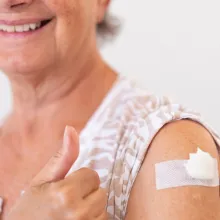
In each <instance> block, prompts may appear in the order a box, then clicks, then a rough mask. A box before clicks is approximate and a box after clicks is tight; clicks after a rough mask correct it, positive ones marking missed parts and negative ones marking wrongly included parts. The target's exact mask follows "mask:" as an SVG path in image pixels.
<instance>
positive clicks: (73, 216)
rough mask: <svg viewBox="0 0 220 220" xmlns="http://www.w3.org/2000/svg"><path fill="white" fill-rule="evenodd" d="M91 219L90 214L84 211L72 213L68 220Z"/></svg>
mask: <svg viewBox="0 0 220 220" xmlns="http://www.w3.org/2000/svg"><path fill="white" fill-rule="evenodd" d="M90 218H91V217H90V216H89V212H86V211H85V210H83V211H72V212H70V213H69V214H68V219H70V220H73V219H74V220H88V219H90Z"/></svg>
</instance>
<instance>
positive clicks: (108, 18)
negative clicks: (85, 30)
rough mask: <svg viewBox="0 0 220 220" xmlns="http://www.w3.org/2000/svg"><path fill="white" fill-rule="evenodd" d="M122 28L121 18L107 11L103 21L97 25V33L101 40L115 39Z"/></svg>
mask: <svg viewBox="0 0 220 220" xmlns="http://www.w3.org/2000/svg"><path fill="white" fill-rule="evenodd" d="M119 29H120V22H119V20H118V19H117V18H116V17H114V16H112V15H110V14H109V13H107V14H106V15H105V18H104V19H103V21H102V22H101V23H99V24H98V25H97V35H98V38H99V40H101V41H106V40H113V39H114V37H115V36H116V35H117V34H118V32H119Z"/></svg>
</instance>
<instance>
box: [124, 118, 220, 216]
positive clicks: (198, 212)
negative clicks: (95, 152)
mask: <svg viewBox="0 0 220 220" xmlns="http://www.w3.org/2000/svg"><path fill="white" fill-rule="evenodd" d="M197 147H199V148H201V149H202V150H203V151H206V152H208V153H209V154H210V155H211V156H212V157H214V158H216V159H217V160H218V164H219V154H218V151H217V148H216V145H215V142H214V140H213V138H212V136H211V134H210V133H209V132H208V131H207V130H206V129H205V128H204V127H203V126H201V125H199V124H198V123H196V122H193V121H189V120H182V121H177V122H173V123H170V124H167V125H166V126H164V127H163V128H162V129H161V130H160V132H159V133H158V134H157V136H156V137H155V138H154V140H153V141H152V143H151V146H150V149H149V151H148V153H147V155H146V158H145V161H144V163H143V165H142V168H141V170H140V172H139V174H138V177H137V179H136V181H135V183H134V186H133V189H132V191H131V195H130V198H129V203H128V208H127V216H126V220H139V219H144V220H161V219H164V220H176V219H178V220H186V219H187V220H219V219H220V195H219V187H203V186H184V187H176V188H169V189H164V190H157V189H156V185H155V179H156V178H155V164H156V163H159V162H162V161H168V160H186V159H189V153H193V152H196V151H197ZM219 170H220V167H219Z"/></svg>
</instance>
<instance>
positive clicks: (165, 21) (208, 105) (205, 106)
mask: <svg viewBox="0 0 220 220" xmlns="http://www.w3.org/2000/svg"><path fill="white" fill-rule="evenodd" d="M111 11H112V13H114V14H115V15H117V16H118V17H119V18H121V21H122V32H121V34H120V35H119V36H118V37H117V39H116V40H115V41H114V43H113V45H112V44H107V45H106V46H105V47H104V48H103V50H102V52H103V55H104V57H105V59H106V60H108V61H109V62H110V63H111V64H112V66H114V68H115V69H117V70H118V71H119V72H120V73H121V74H122V75H128V76H130V77H132V78H135V79H137V80H138V82H139V83H140V84H141V85H142V86H144V87H146V88H148V89H150V90H152V91H154V92H155V93H158V94H165V95H168V96H170V97H171V98H173V99H174V100H176V101H177V102H180V103H183V104H185V105H187V106H189V107H190V108H193V109H195V110H197V111H199V112H200V113H201V114H202V115H203V116H204V118H205V119H206V120H207V121H208V122H209V123H210V124H211V125H212V126H214V128H216V129H217V130H218V131H220V95H219V93H220V92H219V91H220V89H219V87H220V13H219V12H220V2H219V0H211V1H210V0H206V1H204V0H199V1H198V0H185V1H180V0H166V1H164V0H113V4H112V8H111Z"/></svg>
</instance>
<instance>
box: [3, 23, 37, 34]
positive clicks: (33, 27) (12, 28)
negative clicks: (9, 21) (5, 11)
mask: <svg viewBox="0 0 220 220" xmlns="http://www.w3.org/2000/svg"><path fill="white" fill-rule="evenodd" d="M40 27H41V22H38V23H32V24H24V25H15V26H14V25H5V24H0V31H4V32H10V33H12V32H27V31H33V30H36V29H38V28H40Z"/></svg>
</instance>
